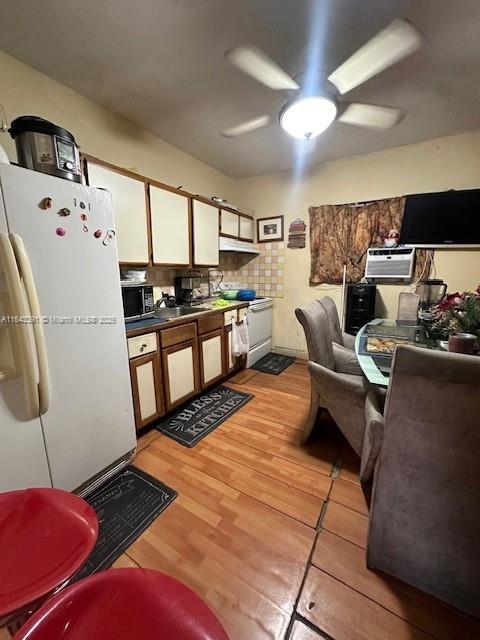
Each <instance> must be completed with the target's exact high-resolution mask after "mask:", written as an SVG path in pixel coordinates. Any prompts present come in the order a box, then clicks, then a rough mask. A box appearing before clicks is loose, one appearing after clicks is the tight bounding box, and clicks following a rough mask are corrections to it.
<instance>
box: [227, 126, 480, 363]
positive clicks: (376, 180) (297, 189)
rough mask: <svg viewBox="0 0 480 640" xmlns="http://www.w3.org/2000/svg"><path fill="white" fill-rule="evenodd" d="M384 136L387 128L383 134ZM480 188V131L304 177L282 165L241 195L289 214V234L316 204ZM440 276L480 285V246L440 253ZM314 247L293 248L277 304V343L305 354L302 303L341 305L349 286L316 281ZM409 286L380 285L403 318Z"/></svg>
mask: <svg viewBox="0 0 480 640" xmlns="http://www.w3.org/2000/svg"><path fill="white" fill-rule="evenodd" d="M379 135H381V134H379ZM478 187H480V132H478V131H477V132H473V133H466V134H460V135H457V136H449V137H446V138H439V139H436V140H431V141H428V142H422V143H419V144H414V145H407V146H404V147H397V148H394V149H388V150H386V151H380V152H376V153H371V154H368V155H363V156H355V157H353V158H347V159H344V160H338V161H334V162H329V163H326V164H323V165H318V166H316V167H313V168H312V169H311V170H310V171H308V172H306V173H305V174H304V175H303V177H301V178H299V179H295V177H294V176H293V174H292V173H290V172H282V173H276V174H273V175H268V176H261V177H257V178H250V179H245V180H239V181H238V183H237V194H238V195H237V202H239V203H240V204H241V205H242V206H243V207H245V209H249V210H250V211H252V212H253V213H254V215H255V216H256V217H266V216H269V215H275V214H283V215H284V216H285V234H287V233H288V227H289V225H290V223H291V222H292V221H293V220H294V219H295V218H297V217H300V218H302V219H304V220H305V221H306V222H307V224H308V207H309V206H312V205H321V204H339V203H347V202H357V201H364V200H373V199H380V198H389V197H394V196H400V195H406V194H408V193H421V192H428V191H441V190H444V189H452V188H454V189H468V188H478ZM435 264H436V270H437V276H438V277H441V278H443V279H444V280H445V281H446V282H447V283H448V285H449V289H450V290H457V289H460V290H462V289H472V288H474V287H476V286H477V285H478V284H480V251H478V250H474V251H455V250H441V251H437V252H436V259H435ZM309 275H310V248H309V244H308V229H307V247H306V248H305V249H286V254H285V281H284V288H285V297H284V298H283V299H278V300H275V303H274V305H275V306H274V336H273V342H274V346H275V347H276V348H277V349H279V350H284V351H285V352H288V351H293V352H296V353H304V351H305V342H304V338H303V332H302V330H301V327H300V325H299V324H298V322H297V321H296V319H295V315H294V309H295V307H297V306H299V305H303V304H307V303H308V302H310V301H312V300H315V299H317V298H319V297H321V296H322V295H325V294H329V295H331V296H332V297H333V298H334V299H335V301H336V302H337V305H338V306H339V307H340V302H341V295H340V294H341V287H338V286H333V285H319V286H316V287H310V286H309V283H308V282H309ZM402 289H403V287H401V286H398V285H382V286H381V287H379V295H380V300H379V302H380V307H383V308H384V309H385V310H386V315H388V316H389V317H395V316H396V311H397V301H398V293H399V292H400V291H401V290H402Z"/></svg>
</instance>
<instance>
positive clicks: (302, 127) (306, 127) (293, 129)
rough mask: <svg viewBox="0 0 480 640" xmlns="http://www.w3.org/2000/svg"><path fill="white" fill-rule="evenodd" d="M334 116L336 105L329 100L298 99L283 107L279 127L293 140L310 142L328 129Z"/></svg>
mask: <svg viewBox="0 0 480 640" xmlns="http://www.w3.org/2000/svg"><path fill="white" fill-rule="evenodd" d="M336 115H337V105H336V104H335V102H334V101H333V100H331V99H330V98H324V97H320V96H314V97H309V98H300V99H299V100H294V101H293V102H290V103H289V104H287V105H286V106H285V107H284V109H283V110H282V112H281V114H280V126H281V127H282V129H284V131H286V132H287V133H288V134H290V135H291V136H293V137H294V138H299V139H300V140H311V139H312V138H315V137H316V136H318V135H320V134H321V133H323V131H325V129H328V127H329V126H330V125H331V124H332V122H333V121H334V120H335V117H336Z"/></svg>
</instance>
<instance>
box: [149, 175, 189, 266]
mask: <svg viewBox="0 0 480 640" xmlns="http://www.w3.org/2000/svg"><path fill="white" fill-rule="evenodd" d="M149 190H150V216H151V220H152V252H153V263H154V264H161V265H174V266H188V265H189V264H190V225H189V215H190V213H189V205H188V197H186V196H183V195H181V194H179V193H174V192H172V191H167V190H166V189H160V188H158V187H155V186H153V185H150V186H149Z"/></svg>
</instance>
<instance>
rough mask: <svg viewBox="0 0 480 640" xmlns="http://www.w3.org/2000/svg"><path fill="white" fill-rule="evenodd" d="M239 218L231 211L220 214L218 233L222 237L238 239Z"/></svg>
mask: <svg viewBox="0 0 480 640" xmlns="http://www.w3.org/2000/svg"><path fill="white" fill-rule="evenodd" d="M239 218H240V216H239V215H238V214H236V213H232V212H231V211H224V210H223V209H222V211H221V212H220V233H221V234H222V235H224V236H231V237H232V238H238V235H239V231H240V229H239Z"/></svg>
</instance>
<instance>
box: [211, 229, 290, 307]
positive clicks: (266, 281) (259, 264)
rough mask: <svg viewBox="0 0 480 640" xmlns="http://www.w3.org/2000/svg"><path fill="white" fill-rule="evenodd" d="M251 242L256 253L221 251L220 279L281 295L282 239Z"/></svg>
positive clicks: (262, 293)
mask: <svg viewBox="0 0 480 640" xmlns="http://www.w3.org/2000/svg"><path fill="white" fill-rule="evenodd" d="M255 246H256V247H257V248H258V250H259V251H260V254H259V255H258V256H253V257H251V256H249V254H235V253H224V254H221V257H220V268H221V269H222V270H223V274H224V278H223V279H224V282H240V283H241V284H242V287H244V288H246V289H255V290H256V292H257V296H270V297H271V298H283V281H284V273H285V271H284V270H285V243H284V242H261V243H259V244H257V245H255Z"/></svg>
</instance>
